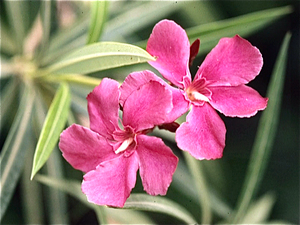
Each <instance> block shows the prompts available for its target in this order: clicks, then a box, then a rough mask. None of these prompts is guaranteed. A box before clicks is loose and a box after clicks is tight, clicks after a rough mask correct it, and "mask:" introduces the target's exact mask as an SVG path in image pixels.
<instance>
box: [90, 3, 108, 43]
mask: <svg viewBox="0 0 300 225" xmlns="http://www.w3.org/2000/svg"><path fill="white" fill-rule="evenodd" d="M107 8H108V1H98V0H97V1H93V2H91V10H92V12H91V13H92V15H91V22H90V28H89V32H88V37H87V44H91V43H94V42H97V41H98V40H99V38H100V36H101V34H102V31H103V28H104V25H105V20H106V16H107Z"/></svg>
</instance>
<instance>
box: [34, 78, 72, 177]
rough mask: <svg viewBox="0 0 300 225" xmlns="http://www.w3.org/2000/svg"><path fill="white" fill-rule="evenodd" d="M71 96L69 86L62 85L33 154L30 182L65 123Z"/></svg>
mask: <svg viewBox="0 0 300 225" xmlns="http://www.w3.org/2000/svg"><path fill="white" fill-rule="evenodd" d="M70 102H71V96H70V91H69V86H68V85H67V84H64V83H62V84H61V86H60V87H59V89H58V91H57V93H56V95H55V97H54V99H53V101H52V103H51V106H50V108H49V111H48V113H47V116H46V119H45V122H44V125H43V128H42V131H41V134H40V137H39V140H38V143H37V146H36V150H35V154H34V160H33V166H32V172H31V178H30V179H31V180H32V179H33V177H34V175H35V174H36V173H37V172H38V170H39V169H40V168H41V167H42V166H43V165H44V163H45V162H46V161H47V159H48V158H49V156H50V154H51V152H52V150H53V148H54V147H55V144H56V143H57V140H58V138H59V134H60V132H61V131H62V130H63V128H64V125H65V123H66V121H67V116H68V111H69V106H70Z"/></svg>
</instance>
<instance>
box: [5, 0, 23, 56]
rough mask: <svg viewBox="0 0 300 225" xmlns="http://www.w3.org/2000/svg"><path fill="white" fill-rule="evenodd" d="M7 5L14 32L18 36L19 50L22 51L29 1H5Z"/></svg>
mask: <svg viewBox="0 0 300 225" xmlns="http://www.w3.org/2000/svg"><path fill="white" fill-rule="evenodd" d="M5 6H6V10H7V15H8V17H9V22H10V26H11V28H12V32H13V34H14V36H15V38H16V45H17V47H18V52H19V53H21V52H22V51H23V41H24V39H25V36H26V27H27V23H28V18H27V17H26V16H25V13H26V12H28V8H27V3H26V1H5ZM24 12H25V13H24Z"/></svg>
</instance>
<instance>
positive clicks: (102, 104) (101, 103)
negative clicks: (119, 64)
mask: <svg viewBox="0 0 300 225" xmlns="http://www.w3.org/2000/svg"><path fill="white" fill-rule="evenodd" d="M118 88H119V83H118V82H117V81H115V80H112V79H109V78H104V79H103V80H102V81H101V83H100V85H99V86H97V87H96V88H95V89H94V90H93V91H92V92H91V93H90V94H89V95H88V96H87V101H88V112H89V117H90V128H91V130H93V131H96V132H97V133H99V134H100V135H102V136H104V137H106V138H109V139H111V138H112V136H111V134H112V132H113V131H114V130H115V128H116V127H118V119H119V114H118V113H119V90H118Z"/></svg>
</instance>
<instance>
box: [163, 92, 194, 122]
mask: <svg viewBox="0 0 300 225" xmlns="http://www.w3.org/2000/svg"><path fill="white" fill-rule="evenodd" d="M170 90H171V91H172V103H173V109H172V111H171V112H169V113H168V115H167V121H166V123H171V122H173V121H175V120H177V119H178V118H179V117H180V116H182V115H183V114H184V113H186V112H187V111H188V110H189V108H190V102H189V101H188V100H186V98H185V97H184V91H182V90H180V89H177V88H174V87H171V86H170Z"/></svg>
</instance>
